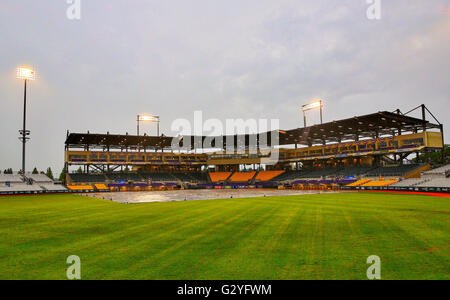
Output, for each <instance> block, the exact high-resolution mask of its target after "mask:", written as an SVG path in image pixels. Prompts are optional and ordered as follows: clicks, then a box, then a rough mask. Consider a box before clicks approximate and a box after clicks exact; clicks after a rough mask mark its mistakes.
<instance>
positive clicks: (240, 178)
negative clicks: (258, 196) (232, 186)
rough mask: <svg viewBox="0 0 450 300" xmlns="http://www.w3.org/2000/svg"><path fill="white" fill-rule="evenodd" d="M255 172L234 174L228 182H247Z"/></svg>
mask: <svg viewBox="0 0 450 300" xmlns="http://www.w3.org/2000/svg"><path fill="white" fill-rule="evenodd" d="M255 175H256V172H255V171H252V172H235V173H233V175H231V177H230V182H248V181H250V180H252V179H253V177H255Z"/></svg>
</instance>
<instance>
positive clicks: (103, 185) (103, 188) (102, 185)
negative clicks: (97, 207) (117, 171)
mask: <svg viewBox="0 0 450 300" xmlns="http://www.w3.org/2000/svg"><path fill="white" fill-rule="evenodd" d="M94 186H95V188H96V189H97V190H107V189H108V187H107V186H106V185H105V184H103V183H96V184H94Z"/></svg>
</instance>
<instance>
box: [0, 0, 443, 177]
mask: <svg viewBox="0 0 450 300" xmlns="http://www.w3.org/2000/svg"><path fill="white" fill-rule="evenodd" d="M81 4H82V6H81V20H69V19H68V18H67V15H66V10H67V8H68V7H69V4H67V1H66V0H39V1H37V0H0V105H1V108H0V122H1V130H0V141H1V142H2V143H1V146H0V169H2V170H4V169H5V168H9V167H11V168H13V169H14V170H18V169H19V168H20V161H21V146H20V143H19V140H18V130H19V128H20V127H21V122H22V109H23V107H22V101H23V100H22V98H23V82H21V81H20V80H17V79H15V68H16V66H18V65H21V64H30V65H34V66H35V67H36V68H37V72H38V76H39V78H38V80H37V81H35V82H33V83H32V84H31V87H30V90H29V105H28V128H29V129H31V138H32V139H31V141H30V142H29V144H28V155H27V168H28V170H29V169H31V168H32V167H34V166H37V167H38V168H39V169H40V170H43V169H45V168H46V167H48V166H52V168H54V169H55V170H56V172H59V171H60V170H61V168H62V166H63V161H64V140H65V136H66V130H70V131H71V132H87V131H88V130H89V131H90V132H96V133H106V132H107V131H110V132H111V133H125V132H129V133H130V134H134V133H135V131H136V122H135V119H136V115H137V114H138V113H141V112H146V113H154V114H158V115H160V116H161V119H162V124H161V129H162V132H164V133H165V134H166V135H169V134H170V132H169V130H170V126H171V122H172V121H173V120H175V119H177V118H187V119H192V118H193V112H194V111H195V110H202V111H203V113H204V118H219V119H223V120H224V119H226V118H244V119H248V118H256V119H259V118H277V119H280V127H281V128H282V129H291V128H296V127H299V126H301V124H302V119H301V115H300V110H299V107H300V105H302V104H305V103H307V102H309V101H310V100H312V99H316V98H321V99H324V101H325V105H326V106H325V111H324V119H325V121H332V120H337V119H340V118H347V117H352V116H355V115H359V114H367V113H372V112H376V111H381V110H389V111H392V110H394V109H397V108H400V109H401V110H402V111H407V110H409V109H410V108H413V107H415V106H417V105H420V104H422V103H425V104H427V105H428V106H429V108H430V110H431V111H432V112H434V113H435V115H436V117H437V118H438V119H439V120H440V121H441V122H442V123H444V125H446V127H447V128H446V137H447V138H449V134H448V133H449V129H448V126H449V125H450V123H449V121H450V115H449V95H450V93H449V92H450V85H449V79H450V74H449V72H450V71H449V70H450V68H449V67H450V66H449V62H450V54H449V53H450V51H449V50H450V49H449V47H450V43H449V37H450V34H449V33H450V15H449V8H450V5H449V1H447V0H426V1H425V0H395V1H393V0H381V19H380V20H370V19H368V18H367V14H366V11H367V9H368V7H369V5H368V4H367V3H366V0H334V1H332V0H328V1H325V0H293V1H282V0H276V1H275V0H269V1H266V0H251V1H250V0H236V1H235V0H226V1H219V0H215V1H211V0H203V1H198V0H190V1H186V0H180V1H172V0H164V1H162V0H159V1H150V0H148V1H144V0H127V1H125V0H121V1H118V0H81ZM316 115H317V114H314V113H311V114H310V118H309V119H310V121H311V122H317V121H318V118H317V116H316ZM143 131H145V132H148V133H150V134H152V133H153V134H154V133H155V130H154V127H152V126H150V125H144V126H143Z"/></svg>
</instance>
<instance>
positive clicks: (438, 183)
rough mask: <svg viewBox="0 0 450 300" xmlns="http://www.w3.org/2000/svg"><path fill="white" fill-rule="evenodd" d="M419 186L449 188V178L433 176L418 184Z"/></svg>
mask: <svg viewBox="0 0 450 300" xmlns="http://www.w3.org/2000/svg"><path fill="white" fill-rule="evenodd" d="M417 186H419V187H446V188H450V178H435V179H431V180H429V181H427V182H424V183H421V184H418V185H417Z"/></svg>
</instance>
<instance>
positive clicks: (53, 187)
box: [0, 173, 68, 195]
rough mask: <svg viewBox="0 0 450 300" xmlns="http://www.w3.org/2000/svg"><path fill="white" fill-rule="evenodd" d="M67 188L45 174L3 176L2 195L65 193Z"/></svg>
mask: <svg viewBox="0 0 450 300" xmlns="http://www.w3.org/2000/svg"><path fill="white" fill-rule="evenodd" d="M67 191H68V190H67V188H66V187H65V186H63V185H62V184H61V183H60V182H55V181H53V180H52V179H50V178H49V177H47V176H46V175H45V174H31V173H27V174H25V175H23V174H19V173H16V174H1V173H0V195H13V194H41V193H65V192H67Z"/></svg>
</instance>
